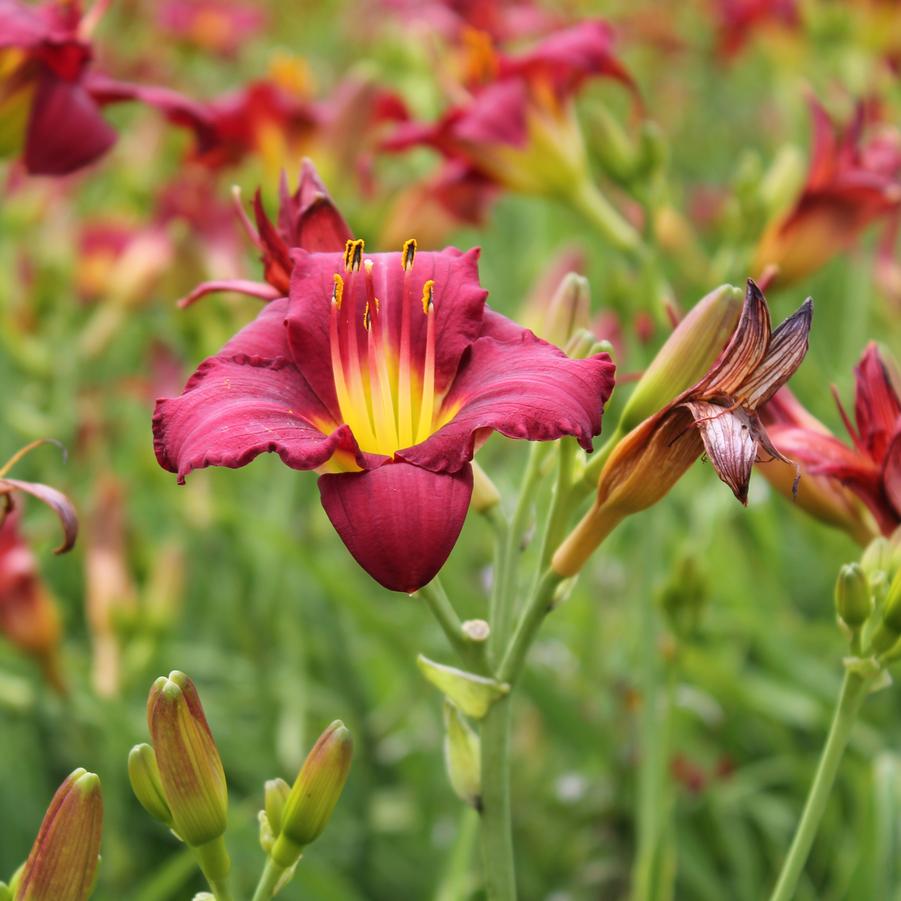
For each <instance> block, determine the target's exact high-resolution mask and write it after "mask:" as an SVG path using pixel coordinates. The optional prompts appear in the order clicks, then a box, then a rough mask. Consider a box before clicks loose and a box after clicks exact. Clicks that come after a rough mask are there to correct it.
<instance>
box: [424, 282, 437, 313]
mask: <svg viewBox="0 0 901 901" xmlns="http://www.w3.org/2000/svg"><path fill="white" fill-rule="evenodd" d="M434 293H435V280H434V279H431V278H430V279H429V280H428V281H427V282H426V283H425V284H424V285H423V286H422V312H423V313H428V312H429V311H430V310H431V309H432V307H433V306H434V305H435V304H434V303H433V301H432V295H433V294H434Z"/></svg>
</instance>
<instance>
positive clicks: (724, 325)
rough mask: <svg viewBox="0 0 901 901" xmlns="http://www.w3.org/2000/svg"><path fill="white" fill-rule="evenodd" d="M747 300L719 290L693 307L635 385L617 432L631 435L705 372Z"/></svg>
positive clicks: (736, 292) (728, 287) (723, 288)
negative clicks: (743, 302) (639, 425)
mask: <svg viewBox="0 0 901 901" xmlns="http://www.w3.org/2000/svg"><path fill="white" fill-rule="evenodd" d="M743 297H744V292H743V291H742V289H740V288H735V287H733V286H732V285H721V286H720V287H719V288H717V289H716V290H714V291H711V292H710V293H709V294H708V295H707V296H706V297H703V298H701V300H699V301H698V302H697V303H696V304H695V306H694V307H693V308H692V310H691V311H690V312H689V313H688V315H686V316H685V318H684V319H683V320H682V321H681V322H680V323H679V324H678V325H677V326H676V328H675V329H674V330H673V333H672V334H671V335H670V336H669V338H667V340H666V342H665V343H664V345H663V347H661V348H660V350H659V351H658V352H657V356H655V357H654V359H653V360H652V361H651V364H650V366H648V368H647V369H646V370H645V372H644V375H643V376H642V377H641V379H640V380H639V382H638V384H637V385H636V386H635V390H634V391H633V392H632V394H631V396H630V397H629V400H628V401H627V402H626V406H625V407H624V409H623V413H622V416H621V417H620V421H619V425H618V426H617V430H618V431H621V432H623V433H625V432H629V431H631V430H632V429H633V428H635V427H636V426H637V425H638V424H639V423H640V422H643V421H644V420H645V419H647V418H648V417H649V416H650V415H651V414H653V413H656V412H657V410H659V409H661V408H662V407H665V406H666V405H667V404H668V403H669V402H670V401H671V400H673V398H675V397H676V396H677V395H678V394H680V393H681V392H682V391H684V390H685V389H686V388H688V387H690V386H691V385H693V384H694V383H695V382H697V381H698V379H700V378H701V377H702V376H703V375H704V373H706V372H707V370H708V369H709V368H710V367H711V365H712V364H713V362H714V361H715V360H716V358H717V357H718V356H719V354H720V351H722V350H723V348H724V347H725V346H726V344H727V343H728V342H729V338H730V337H731V336H732V333H733V332H734V331H735V327H736V325H737V324H738V319H739V315H740V314H741V308H742V298H743Z"/></svg>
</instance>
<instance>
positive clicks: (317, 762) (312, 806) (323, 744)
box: [270, 720, 353, 868]
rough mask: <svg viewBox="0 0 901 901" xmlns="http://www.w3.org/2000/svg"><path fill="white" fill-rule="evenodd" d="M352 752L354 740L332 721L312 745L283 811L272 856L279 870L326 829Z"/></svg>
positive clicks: (347, 731)
mask: <svg viewBox="0 0 901 901" xmlns="http://www.w3.org/2000/svg"><path fill="white" fill-rule="evenodd" d="M352 753H353V740H352V739H351V735H350V731H349V730H348V729H347V727H346V726H345V725H344V723H342V722H341V720H335V721H334V722H333V723H332V724H331V725H330V726H329V727H328V728H327V729H326V730H325V731H324V732H323V733H322V735H320V736H319V739H318V740H317V742H316V744H315V745H313V749H312V750H311V751H310V753H309V754H308V755H307V759H306V760H305V761H304V763H303V766H302V767H301V770H300V773H299V774H298V776H297V779H296V780H295V782H294V785H293V786H292V787H291V793H290V794H289V796H288V800H287V801H286V802H285V806H284V810H283V811H282V815H281V820H282V822H281V831H280V832H279V834H278V838H277V839H276V841H275V845H274V846H273V848H272V853H271V857H272V859H273V861H275V863H276V864H278V865H279V866H280V867H284V868H289V867H293V866H294V864H296V863H297V861H298V859H299V858H300V855H301V853H302V852H303V849H304V847H305V846H306V845H309V844H310V843H311V842H313V841H315V840H316V839H317V838H318V837H319V836H320V834H321V833H322V830H323V829H325V826H326V824H327V823H328V821H329V818H330V817H331V815H332V811H333V810H334V808H335V805H336V804H337V803H338V798H340V797H341V792H342V791H343V789H344V783H345V782H346V781H347V775H348V773H349V771H350V760H351V755H352ZM270 825H271V824H270Z"/></svg>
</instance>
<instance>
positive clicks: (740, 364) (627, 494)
mask: <svg viewBox="0 0 901 901" xmlns="http://www.w3.org/2000/svg"><path fill="white" fill-rule="evenodd" d="M812 315H813V304H812V302H811V301H810V300H809V299H808V300H806V301H805V302H804V303H803V304H802V305H801V307H800V308H799V309H798V310H797V311H796V312H795V313H793V314H792V315H791V316H789V318H788V319H786V320H785V321H784V322H783V323H782V324H781V325H780V326H779V327H778V328H777V329H776V330H775V331H772V332H771V326H770V313H769V309H768V307H767V303H766V299H765V298H764V296H763V294H762V293H761V291H760V289H759V288H758V287H757V285H756V284H754V282H753V281H751V280H750V279H749V280H748V289H747V293H746V294H745V301H744V306H743V308H742V313H741V318H740V319H739V322H738V326H737V328H736V329H735V333H734V334H733V336H732V339H731V340H730V342H729V344H728V345H727V347H726V349H725V350H724V351H723V352H722V354H721V355H720V356H719V358H718V359H717V361H716V362H715V363H714V364H713V366H712V367H711V368H710V370H709V371H708V372H707V374H706V375H704V377H703V378H701V380H700V381H699V382H697V383H696V384H695V385H693V386H692V387H690V388H688V389H686V390H685V391H683V392H682V393H681V394H679V395H678V396H677V397H676V398H675V399H674V400H673V401H671V402H670V403H669V404H667V405H666V406H665V407H664V408H663V409H662V410H660V411H659V412H657V413H655V414H654V415H652V416H650V417H649V418H648V419H645V420H644V421H643V422H642V423H640V424H639V425H638V426H636V427H635V428H634V429H633V430H632V431H631V432H629V434H627V435H626V436H625V437H624V438H623V439H622V440H621V441H620V442H619V443H618V444H617V445H616V447H615V448H614V450H613V452H612V453H611V454H610V456H609V457H608V459H607V462H606V463H605V465H604V468H603V469H602V470H601V474H600V478H599V480H598V493H597V497H596V498H595V501H594V504H593V505H592V507H591V509H590V510H589V511H588V513H587V514H586V515H585V517H584V518H583V520H582V521H581V522H580V523H579V524H578V525H577V526H576V528H575V529H574V530H573V532H572V533H571V534H570V535H569V537H568V538H567V539H566V540H565V541H564V543H563V544H562V545H561V546H560V547H559V548H558V549H557V551H556V553H555V554H554V557H553V561H552V564H551V565H552V568H553V569H554V571H555V572H557V573H558V574H559V575H562V576H572V575H574V574H575V573H577V572H578V571H579V570H580V569H581V568H582V566H583V564H584V563H585V561H586V560H587V559H588V557H589V555H590V554H591V553H592V551H593V550H594V549H595V548H596V547H597V546H598V544H599V543H600V542H601V541H602V540H603V539H604V538H605V537H606V536H607V535H608V534H609V533H610V532H611V531H612V530H613V529H614V528H615V527H616V525H617V524H618V523H619V522H620V521H621V520H622V519H623V518H624V517H626V516H628V515H629V514H631V513H637V512H638V511H639V510H644V509H645V508H646V507H649V506H651V505H652V504H655V503H657V501H659V500H660V499H661V498H662V497H663V496H664V495H665V494H666V493H667V492H668V491H669V490H670V488H672V487H673V485H675V484H676V482H677V481H678V480H679V479H680V478H681V477H682V475H683V474H684V473H685V471H686V470H687V469H688V467H689V466H690V465H691V464H692V463H693V462H694V461H695V460H696V459H697V458H698V457H699V456H700V455H701V453H703V452H706V454H707V456H708V458H709V460H710V462H711V464H712V465H713V468H714V469H715V470H716V473H717V475H718V476H719V477H720V479H722V481H724V482H725V483H726V484H727V485H728V486H729V487H730V488H731V489H732V491H733V493H734V494H735V496H736V497H737V498H738V500H739V501H741V503H743V504H746V503H747V498H748V482H749V480H750V477H751V468H752V467H753V465H754V463H755V462H756V461H757V456H758V452H759V450H760V449H761V448H762V449H763V450H764V451H765V452H766V453H767V454H769V456H770V457H771V458H774V459H778V460H783V461H785V460H786V458H785V457H784V456H783V455H782V454H781V453H780V452H779V451H778V450H777V449H776V448H775V447H774V446H773V443H772V441H771V440H770V438H769V436H768V435H767V433H766V431H765V429H764V427H763V424H762V423H761V421H760V418H759V416H758V412H757V411H758V409H759V407H760V406H761V405H763V404H764V403H766V401H767V400H769V399H770V398H771V397H772V396H773V394H775V393H776V391H777V390H778V389H779V388H780V387H781V386H782V385H783V384H784V383H785V382H786V381H787V380H788V379H789V378H790V377H791V375H792V374H793V373H794V371H795V370H796V369H797V368H798V366H799V365H800V364H801V361H802V360H803V359H804V356H805V354H806V353H807V336H808V333H809V331H810V324H811V319H812Z"/></svg>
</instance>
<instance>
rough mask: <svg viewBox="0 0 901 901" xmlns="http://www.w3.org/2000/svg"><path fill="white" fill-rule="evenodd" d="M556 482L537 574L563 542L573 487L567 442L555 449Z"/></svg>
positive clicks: (571, 459)
mask: <svg viewBox="0 0 901 901" xmlns="http://www.w3.org/2000/svg"><path fill="white" fill-rule="evenodd" d="M557 457H558V459H557V481H556V483H555V485H554V496H553V498H552V499H551V507H550V510H549V511H548V515H547V520H546V521H545V524H544V533H543V534H542V536H541V551H540V552H539V554H538V572H539V573H541V572H543V571H544V570H545V569H547V566H548V564H549V563H550V562H551V557H552V556H553V555H554V551H555V550H557V547H558V545H559V544H560V542H561V541H562V540H563V533H564V531H565V529H566V524H567V522H568V521H569V516H570V512H571V510H570V508H571V506H572V503H571V501H572V495H573V493H574V490H575V486H574V485H573V484H572V472H573V463H574V462H575V460H574V458H573V449H572V447H570V445H569V442H568V441H561V442H560V446H559V448H558V449H557Z"/></svg>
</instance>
